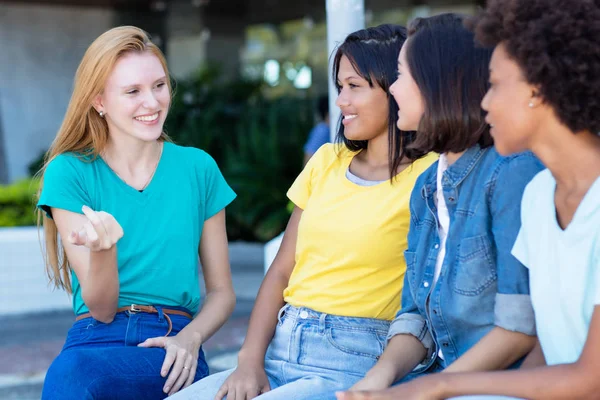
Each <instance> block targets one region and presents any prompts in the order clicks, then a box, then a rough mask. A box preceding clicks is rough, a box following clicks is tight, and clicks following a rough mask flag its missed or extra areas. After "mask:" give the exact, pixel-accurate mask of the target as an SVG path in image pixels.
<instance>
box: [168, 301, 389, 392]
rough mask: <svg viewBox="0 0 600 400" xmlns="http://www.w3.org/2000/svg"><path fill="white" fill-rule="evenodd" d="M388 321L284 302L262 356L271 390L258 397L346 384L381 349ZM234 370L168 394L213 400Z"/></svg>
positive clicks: (352, 381)
mask: <svg viewBox="0 0 600 400" xmlns="http://www.w3.org/2000/svg"><path fill="white" fill-rule="evenodd" d="M389 325H390V323H389V321H383V320H377V319H368V318H351V317H340V316H335V315H328V314H322V313H318V312H316V311H313V310H310V309H307V308H296V307H292V306H290V305H286V306H284V307H283V308H282V309H281V311H280V312H279V322H278V324H277V328H276V330H275V336H274V337H273V339H272V340H271V343H270V345H269V348H268V350H267V354H266V357H265V371H266V373H267V377H268V378H269V383H270V385H271V391H270V392H267V393H265V394H263V395H261V396H258V397H257V399H259V400H279V399H281V400H302V399H315V398H317V397H320V396H324V395H331V397H333V398H335V396H334V393H335V392H336V391H337V390H344V389H348V388H350V387H351V386H352V385H354V384H355V383H356V382H358V381H359V380H360V379H361V378H362V377H363V376H364V375H365V373H366V372H367V371H368V370H370V369H371V368H372V367H373V366H374V365H375V363H376V362H377V360H378V359H379V357H380V356H381V354H382V353H383V348H384V345H385V341H386V335H387V332H388V328H389ZM233 371H234V370H229V371H225V372H221V373H218V374H215V375H211V376H209V377H206V378H204V379H202V380H201V381H200V382H197V383H195V384H193V385H192V386H190V387H188V388H187V389H184V390H182V391H181V392H179V393H177V394H175V395H174V396H172V397H171V398H172V399H176V400H184V399H194V400H213V399H214V397H215V394H216V393H217V391H218V390H219V388H220V387H221V385H222V384H223V382H224V381H225V379H227V377H228V376H229V375H230V374H231V373H232V372H233Z"/></svg>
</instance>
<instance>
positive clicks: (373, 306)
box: [174, 25, 436, 400]
mask: <svg viewBox="0 0 600 400" xmlns="http://www.w3.org/2000/svg"><path fill="white" fill-rule="evenodd" d="M405 39H406V30H405V29H404V28H403V27H400V26H395V25H381V26H379V27H376V28H369V29H365V30H361V31H358V32H355V33H353V34H351V35H349V36H348V37H347V38H346V40H345V41H344V43H343V44H342V45H341V46H340V47H339V48H338V50H337V53H336V55H335V58H334V71H333V73H334V77H335V79H336V81H337V88H338V92H339V95H338V98H337V101H336V104H337V106H338V107H340V109H341V111H342V118H341V121H340V125H339V128H338V133H337V136H338V141H337V144H328V145H324V146H323V147H321V148H320V149H319V150H318V151H317V153H316V154H315V155H314V156H313V157H312V158H311V159H310V161H309V162H308V164H307V165H306V167H305V169H304V171H303V172H302V173H301V174H300V176H299V177H298V178H297V180H296V182H294V184H293V185H292V187H291V188H290V190H289V192H288V197H289V198H290V200H291V201H292V202H294V204H295V206H296V207H295V209H294V211H293V213H292V216H291V218H290V221H289V223H288V226H287V229H286V232H285V235H284V238H283V242H282V245H281V248H280V250H279V253H278V254H277V257H276V258H275V260H274V262H273V264H272V265H271V268H270V270H269V272H268V273H267V275H266V277H265V280H264V282H263V284H262V287H261V289H260V292H259V294H258V298H257V300H256V305H255V307H254V311H253V312H252V317H251V319H250V326H249V329H248V335H247V337H246V340H245V342H244V345H243V347H242V349H241V351H240V354H239V364H238V368H237V369H235V370H231V371H226V372H223V373H220V374H216V375H212V376H209V377H207V378H205V379H203V380H201V381H199V382H198V383H196V384H194V385H192V386H191V387H189V388H187V389H186V390H183V391H182V392H181V393H179V394H176V395H175V397H174V398H175V399H183V398H190V399H191V398H194V399H207V400H208V399H210V400H212V399H213V398H215V397H216V398H217V399H222V398H223V397H224V396H227V399H228V400H246V399H251V398H254V397H256V396H259V395H261V394H263V393H264V395H263V396H260V397H259V398H261V399H262V398H264V399H282V400H291V399H308V398H311V399H312V398H315V397H318V396H320V395H330V396H333V394H334V392H335V391H336V390H342V389H347V388H349V387H350V386H352V385H353V384H354V383H356V382H357V381H358V380H359V379H360V378H362V377H363V376H364V374H365V373H366V372H367V371H368V370H369V369H370V368H371V367H373V366H374V365H375V363H376V361H377V359H378V358H379V356H380V355H381V354H382V352H383V347H384V344H385V341H386V336H387V332H388V327H389V324H390V321H391V320H392V319H393V318H394V316H395V315H396V313H397V312H398V310H399V309H400V296H401V293H402V285H403V281H404V273H405V271H406V264H405V261H404V256H403V252H404V250H406V247H407V241H406V238H407V234H408V227H409V224H410V214H409V198H410V193H411V191H412V189H413V186H414V184H415V181H416V179H417V177H418V176H419V175H420V174H421V172H423V171H424V170H425V169H427V167H429V166H430V165H431V164H432V163H433V161H434V160H435V159H436V156H435V155H425V154H423V153H420V152H419V151H415V150H411V149H410V148H409V145H410V144H411V143H412V141H413V139H414V133H413V132H403V131H399V130H398V128H397V127H396V121H397V118H398V107H397V106H396V103H395V102H394V99H393V98H392V97H391V96H390V93H389V90H388V89H389V86H390V84H391V83H392V82H393V81H394V80H395V74H396V69H397V66H396V58H397V55H398V53H399V51H400V48H401V47H402V44H403V43H404V40H405ZM267 392H268V393H267Z"/></svg>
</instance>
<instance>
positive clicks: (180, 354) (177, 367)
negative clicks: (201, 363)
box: [164, 346, 187, 395]
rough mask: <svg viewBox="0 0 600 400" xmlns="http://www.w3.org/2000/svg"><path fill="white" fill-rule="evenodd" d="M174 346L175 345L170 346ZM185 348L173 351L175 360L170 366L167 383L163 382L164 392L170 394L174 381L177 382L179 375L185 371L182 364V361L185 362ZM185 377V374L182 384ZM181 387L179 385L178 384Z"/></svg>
mask: <svg viewBox="0 0 600 400" xmlns="http://www.w3.org/2000/svg"><path fill="white" fill-rule="evenodd" d="M172 347H175V346H171V348H172ZM185 353H186V352H185V350H183V349H180V350H178V351H175V352H174V354H175V362H174V363H173V367H172V368H171V372H170V373H169V377H168V379H167V383H165V386H164V392H165V393H168V394H169V395H170V394H171V391H172V389H174V385H175V384H176V383H178V379H179V377H180V376H181V374H182V373H186V372H185V371H184V369H183V366H184V362H185V358H186V357H185ZM185 379H187V375H185V376H184V379H183V380H182V382H181V384H183V382H185ZM179 386H180V387H181V385H179Z"/></svg>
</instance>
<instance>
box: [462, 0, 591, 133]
mask: <svg viewBox="0 0 600 400" xmlns="http://www.w3.org/2000/svg"><path fill="white" fill-rule="evenodd" d="M469 25H470V27H471V28H472V29H473V30H474V31H475V36H476V38H477V40H478V41H479V42H480V43H483V44H484V45H486V46H496V45H498V44H500V43H502V44H503V45H504V46H505V49H506V51H507V53H508V55H509V57H511V58H512V59H513V60H514V61H515V62H516V63H517V64H518V65H519V67H520V68H521V71H522V73H523V76H524V78H525V80H526V81H527V82H528V83H529V84H531V85H534V86H538V88H539V95H540V96H541V98H542V100H543V101H544V102H545V103H546V104H548V105H550V106H551V107H552V108H553V110H554V112H555V114H556V116H557V117H558V119H559V120H560V121H561V122H562V123H563V124H565V125H566V126H567V127H568V128H569V129H570V130H571V131H573V132H579V131H582V130H588V131H590V132H592V133H598V132H600V97H599V93H600V0H576V1H573V0H489V1H488V7H487V8H486V9H485V10H484V11H483V12H482V13H481V14H480V15H479V16H477V17H476V18H474V19H472V20H471V21H469Z"/></svg>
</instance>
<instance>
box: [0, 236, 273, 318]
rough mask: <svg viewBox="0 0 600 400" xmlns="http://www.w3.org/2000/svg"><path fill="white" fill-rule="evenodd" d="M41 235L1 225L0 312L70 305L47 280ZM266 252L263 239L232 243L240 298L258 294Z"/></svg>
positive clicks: (233, 261) (66, 298)
mask: <svg viewBox="0 0 600 400" xmlns="http://www.w3.org/2000/svg"><path fill="white" fill-rule="evenodd" d="M40 238H42V239H43V234H42V233H41V232H40V237H38V229H37V228H36V227H22V228H0V316H8V315H15V314H22V313H37V312H46V311H60V310H70V309H71V298H70V296H69V295H67V294H66V293H65V292H63V291H62V290H54V289H53V288H52V287H50V285H49V284H48V277H47V275H46V272H45V269H44V258H43V253H42V247H41V242H40ZM263 254H264V245H263V244H262V243H245V242H234V243H230V244H229V257H230V262H231V268H232V270H233V284H234V288H235V291H236V293H237V295H238V298H241V299H249V300H250V299H252V300H253V299H254V298H255V296H256V293H257V291H258V287H259V286H260V283H261V282H262V276H263V270H262V268H263ZM201 279H202V277H201ZM201 285H202V288H204V283H203V282H201ZM202 291H204V290H202Z"/></svg>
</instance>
